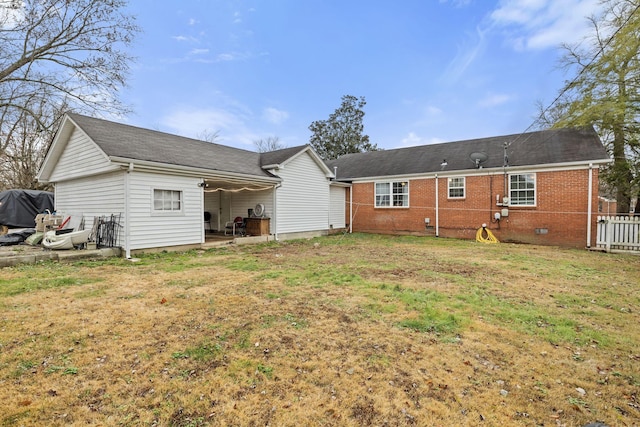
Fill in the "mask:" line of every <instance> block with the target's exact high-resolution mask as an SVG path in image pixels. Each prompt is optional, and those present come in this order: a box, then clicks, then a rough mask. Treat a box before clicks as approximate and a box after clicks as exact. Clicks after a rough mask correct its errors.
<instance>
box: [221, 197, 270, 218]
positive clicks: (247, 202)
mask: <svg viewBox="0 0 640 427" xmlns="http://www.w3.org/2000/svg"><path fill="white" fill-rule="evenodd" d="M222 197H223V198H227V200H228V203H227V204H223V206H225V207H226V209H225V210H224V211H223V212H222V214H221V217H222V218H223V220H224V221H225V222H226V221H232V220H233V219H234V218H235V217H237V216H240V217H242V218H246V217H247V215H248V214H249V209H254V208H255V207H256V205H257V204H258V203H262V204H263V205H264V214H263V216H264V217H269V218H271V216H272V215H273V190H271V189H269V190H262V191H250V190H244V191H235V192H231V191H228V192H224V194H222ZM222 226H224V223H223V224H222Z"/></svg>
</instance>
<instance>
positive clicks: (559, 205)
mask: <svg viewBox="0 0 640 427" xmlns="http://www.w3.org/2000/svg"><path fill="white" fill-rule="evenodd" d="M588 175H589V171H588V170H572V171H554V172H538V173H536V206H535V207H509V208H508V211H509V215H508V216H507V217H502V218H501V219H500V221H496V220H495V219H494V214H495V213H496V212H501V211H502V209H503V207H502V206H496V195H500V200H502V197H503V196H505V180H506V178H505V176H504V175H503V174H493V175H481V176H467V177H466V182H465V193H466V194H465V198H464V199H449V198H448V197H447V196H448V186H447V183H448V180H447V178H438V194H439V199H438V212H439V230H438V231H439V236H441V237H456V238H468V239H475V234H476V231H477V229H478V228H480V227H481V226H482V224H483V223H484V224H487V228H489V229H490V230H492V232H493V233H494V234H495V235H496V237H497V238H498V239H499V240H501V241H505V242H523V243H534V244H543V245H559V246H571V247H585V246H586V239H587V199H588ZM593 178H594V187H593V194H592V200H591V206H592V219H591V231H592V233H591V244H592V245H595V238H596V235H595V230H596V229H595V222H596V216H597V214H598V185H597V183H598V170H597V169H593ZM507 189H508V187H507ZM352 191H353V213H354V219H353V231H361V232H371V233H387V234H416V235H429V234H434V233H435V225H436V199H435V192H436V179H435V178H425V179H412V180H409V207H407V208H397V207H393V208H375V207H374V203H375V199H374V183H373V182H368V183H355V184H354V185H353V187H352ZM348 211H349V209H348V207H347V215H348ZM425 218H429V219H430V223H429V227H427V226H426V225H425ZM348 222H349V218H347V223H348Z"/></svg>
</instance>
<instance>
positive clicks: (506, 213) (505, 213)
mask: <svg viewBox="0 0 640 427" xmlns="http://www.w3.org/2000/svg"><path fill="white" fill-rule="evenodd" d="M501 214H502V216H503V217H504V216H509V209H506V208H505V209H502V212H501Z"/></svg>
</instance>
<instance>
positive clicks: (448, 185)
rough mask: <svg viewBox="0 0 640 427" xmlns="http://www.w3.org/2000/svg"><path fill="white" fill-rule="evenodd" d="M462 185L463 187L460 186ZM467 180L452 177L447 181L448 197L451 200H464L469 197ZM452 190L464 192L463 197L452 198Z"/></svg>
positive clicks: (461, 177) (462, 177)
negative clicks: (454, 184)
mask: <svg viewBox="0 0 640 427" xmlns="http://www.w3.org/2000/svg"><path fill="white" fill-rule="evenodd" d="M452 183H458V185H456V186H452V185H451V184H452ZM460 183H461V184H462V186H460V185H459V184H460ZM466 187H467V180H466V179H465V177H464V176H452V177H451V178H449V179H447V197H448V198H449V199H464V198H465V197H466V195H467V190H466ZM451 190H462V195H461V196H452V195H451Z"/></svg>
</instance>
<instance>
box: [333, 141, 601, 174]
mask: <svg viewBox="0 0 640 427" xmlns="http://www.w3.org/2000/svg"><path fill="white" fill-rule="evenodd" d="M505 147H506V155H507V158H508V165H509V166H511V167H515V166H534V165H550V164H562V163H576V162H577V163H579V162H583V163H590V162H606V161H608V160H609V156H608V154H607V152H606V150H605V149H604V147H603V145H602V142H601V141H600V138H599V137H598V135H597V134H596V132H595V131H594V130H593V129H552V130H545V131H537V132H530V133H525V134H520V135H505V136H497V137H490V138H479V139H472V140H466V141H457V142H448V143H442V144H432V145H421V146H416V147H408V148H399V149H395V150H381V151H370V152H365V153H355V154H348V155H345V156H342V157H340V158H339V159H337V160H333V161H330V162H328V163H327V165H328V166H329V167H337V168H338V169H337V174H336V175H337V177H338V179H342V180H345V179H353V178H364V177H379V176H397V175H412V174H421V173H437V172H441V171H445V172H446V171H464V170H473V169H476V164H475V162H474V161H473V160H472V159H471V157H470V156H471V154H472V153H484V154H486V157H487V160H486V161H484V162H482V163H481V166H482V167H483V168H501V167H503V166H504V160H505ZM445 163H446V166H444V167H443V164H445Z"/></svg>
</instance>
